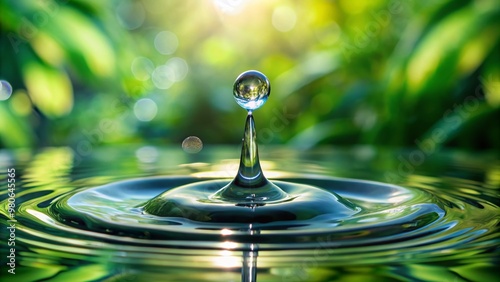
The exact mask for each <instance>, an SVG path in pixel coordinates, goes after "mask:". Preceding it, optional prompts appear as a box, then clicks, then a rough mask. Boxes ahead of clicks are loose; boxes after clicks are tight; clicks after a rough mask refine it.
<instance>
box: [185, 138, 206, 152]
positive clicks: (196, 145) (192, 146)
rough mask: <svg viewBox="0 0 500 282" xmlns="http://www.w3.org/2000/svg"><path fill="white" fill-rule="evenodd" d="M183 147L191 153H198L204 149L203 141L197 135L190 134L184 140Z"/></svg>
mask: <svg viewBox="0 0 500 282" xmlns="http://www.w3.org/2000/svg"><path fill="white" fill-rule="evenodd" d="M182 149H183V150H184V152H186V153H189V154H196V153H198V152H200V151H201V149H203V142H202V141H201V139H200V138H198V137H196V136H189V137H187V138H186V139H184V141H182Z"/></svg>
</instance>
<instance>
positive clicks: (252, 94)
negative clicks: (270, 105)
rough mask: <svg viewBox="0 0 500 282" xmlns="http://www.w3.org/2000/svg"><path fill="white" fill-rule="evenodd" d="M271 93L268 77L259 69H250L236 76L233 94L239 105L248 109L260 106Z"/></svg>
mask: <svg viewBox="0 0 500 282" xmlns="http://www.w3.org/2000/svg"><path fill="white" fill-rule="evenodd" d="M270 93H271V84H270V83H269V80H268V79H267V77H266V76H265V75H264V74H263V73H261V72H258V71H255V70H249V71H246V72H244V73H242V74H240V75H239V76H238V78H236V81H235V82H234V86H233V95H234V98H235V99H236V102H237V103H238V105H240V106H241V107H242V108H244V109H246V110H247V111H253V110H256V109H258V108H260V107H261V106H262V105H264V103H265V102H266V101H267V98H268V97H269V94H270Z"/></svg>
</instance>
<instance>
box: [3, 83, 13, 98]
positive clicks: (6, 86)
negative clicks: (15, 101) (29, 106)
mask: <svg viewBox="0 0 500 282" xmlns="http://www.w3.org/2000/svg"><path fill="white" fill-rule="evenodd" d="M10 95H12V86H11V85H10V83H9V82H8V81H6V80H0V101H3V100H7V99H9V98H10Z"/></svg>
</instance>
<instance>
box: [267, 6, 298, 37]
mask: <svg viewBox="0 0 500 282" xmlns="http://www.w3.org/2000/svg"><path fill="white" fill-rule="evenodd" d="M272 22H273V26H274V28H276V30H278V31H281V32H287V31H290V30H292V29H293V28H294V27H295V24H296V23H297V14H296V13H295V11H294V10H293V9H292V8H290V7H287V6H281V7H277V8H276V9H274V12H273V17H272Z"/></svg>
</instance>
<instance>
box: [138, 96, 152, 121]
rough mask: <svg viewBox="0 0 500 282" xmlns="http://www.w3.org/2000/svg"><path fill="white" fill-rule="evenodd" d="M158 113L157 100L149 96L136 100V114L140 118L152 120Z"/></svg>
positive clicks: (141, 119)
mask: <svg viewBox="0 0 500 282" xmlns="http://www.w3.org/2000/svg"><path fill="white" fill-rule="evenodd" d="M157 113H158V106H156V102H155V101H153V100H151V99H149V98H143V99H140V100H138V101H137V102H135V105H134V114H135V117H136V118H137V119H138V120H140V121H151V120H153V119H154V118H155V117H156V114H157Z"/></svg>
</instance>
